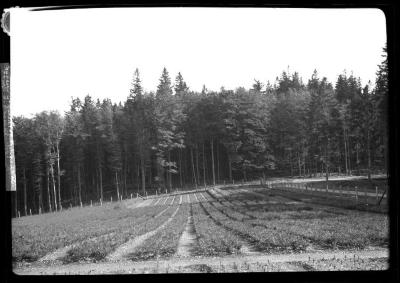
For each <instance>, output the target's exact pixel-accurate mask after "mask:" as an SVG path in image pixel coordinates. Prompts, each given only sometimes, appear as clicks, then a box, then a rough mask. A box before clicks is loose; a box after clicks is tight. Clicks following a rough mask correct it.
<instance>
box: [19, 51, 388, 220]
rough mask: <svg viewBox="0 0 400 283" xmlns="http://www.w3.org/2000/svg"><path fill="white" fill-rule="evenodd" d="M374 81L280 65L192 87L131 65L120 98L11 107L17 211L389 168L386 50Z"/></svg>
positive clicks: (74, 99) (22, 212) (179, 75)
mask: <svg viewBox="0 0 400 283" xmlns="http://www.w3.org/2000/svg"><path fill="white" fill-rule="evenodd" d="M382 57H383V59H382V62H381V64H380V65H379V66H378V71H377V73H376V79H375V83H374V85H373V84H372V83H371V82H369V83H368V84H366V85H361V81H360V79H359V78H357V77H356V76H355V75H353V74H352V73H351V74H347V73H346V72H343V73H342V74H340V75H339V76H338V78H337V81H336V82H334V83H331V82H329V81H328V80H327V78H325V77H322V78H321V77H320V76H319V74H318V72H317V71H316V70H315V71H314V73H313V74H312V76H311V78H310V79H308V81H307V82H303V79H302V78H301V77H300V75H299V74H298V73H297V72H294V73H289V72H285V71H284V72H282V73H281V75H280V76H279V77H277V78H276V81H275V82H274V84H271V83H269V82H268V83H265V84H264V83H263V82H261V81H259V80H254V84H253V85H252V86H250V87H249V89H246V88H244V87H238V88H236V89H234V90H229V89H225V88H224V87H221V89H220V90H219V91H209V90H207V88H206V86H203V89H202V91H201V92H194V91H192V90H190V86H188V85H187V84H186V82H185V80H184V78H183V75H182V74H181V73H178V74H177V75H176V77H175V80H174V81H172V80H173V79H171V77H170V74H169V73H168V71H167V69H166V68H164V69H163V70H162V73H161V76H160V80H159V84H158V86H157V89H156V91H155V92H145V91H144V90H143V88H142V83H141V77H140V72H139V70H138V69H136V70H135V71H134V73H133V78H132V86H131V89H130V90H127V99H126V101H125V102H120V103H113V102H112V101H111V100H110V99H104V100H102V101H100V100H99V99H97V100H96V101H95V100H94V99H93V98H92V97H91V96H90V95H87V96H86V97H85V98H84V99H83V100H81V99H79V98H72V100H71V104H70V109H69V111H67V112H65V113H63V114H60V113H58V112H56V111H44V112H41V113H38V114H36V115H35V116H34V117H33V118H26V117H23V116H18V117H13V137H14V149H15V161H16V177H17V198H16V202H17V206H16V210H18V211H21V215H27V214H29V210H30V209H31V210H32V212H34V213H43V212H48V211H55V210H60V209H62V208H63V207H69V206H70V205H73V206H75V205H81V204H82V203H84V204H85V203H86V204H87V203H90V202H91V201H93V202H102V201H103V200H104V201H106V200H107V201H109V200H110V198H111V197H112V198H114V199H115V200H116V199H120V198H121V197H123V198H126V197H129V196H130V195H131V194H134V195H136V193H138V194H140V195H145V194H146V193H154V192H155V191H156V190H157V192H164V191H165V190H168V191H171V190H181V189H188V188H197V187H204V186H207V185H213V184H217V183H223V182H233V181H242V180H244V181H246V180H254V179H260V178H268V177H274V176H298V177H306V176H307V177H308V176H315V175H323V176H329V174H332V173H335V174H337V173H339V174H347V175H350V174H365V175H368V176H370V174H372V173H374V172H385V173H386V172H387V163H388V128H387V124H388V123H387V122H388V117H387V112H388V111H387V99H388V62H387V53H386V48H384V49H383V54H382Z"/></svg>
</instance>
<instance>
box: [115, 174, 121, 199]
mask: <svg viewBox="0 0 400 283" xmlns="http://www.w3.org/2000/svg"><path fill="white" fill-rule="evenodd" d="M115 186H116V188H117V199H118V200H120V196H119V185H118V172H117V171H115Z"/></svg>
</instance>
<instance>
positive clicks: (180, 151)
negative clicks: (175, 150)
mask: <svg viewBox="0 0 400 283" xmlns="http://www.w3.org/2000/svg"><path fill="white" fill-rule="evenodd" d="M182 170H183V167H182V148H180V149H179V181H180V184H181V188H182V189H183V179H182Z"/></svg>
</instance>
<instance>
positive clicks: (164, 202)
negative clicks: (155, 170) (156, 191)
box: [163, 196, 169, 205]
mask: <svg viewBox="0 0 400 283" xmlns="http://www.w3.org/2000/svg"><path fill="white" fill-rule="evenodd" d="M168 199H169V196H167V198H166V199H165V200H164V202H163V205H165V203H166V202H167V200H168Z"/></svg>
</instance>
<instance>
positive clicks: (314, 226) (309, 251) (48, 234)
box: [12, 185, 389, 274]
mask: <svg viewBox="0 0 400 283" xmlns="http://www.w3.org/2000/svg"><path fill="white" fill-rule="evenodd" d="M388 244H389V219H388V215H387V214H386V213H385V210H382V209H374V208H373V205H369V206H368V205H361V204H360V205H354V202H353V201H352V200H345V199H340V198H339V197H338V196H335V195H334V194H329V195H327V194H322V193H316V192H311V191H304V190H295V189H287V188H279V187H274V188H273V189H270V188H266V187H265V186H259V185H240V186H237V185H236V186H233V185H227V186H215V187H210V188H207V189H206V190H197V191H187V192H180V193H177V194H169V195H160V196H157V197H154V198H148V199H141V198H138V199H129V200H123V201H119V202H109V203H103V205H102V206H93V207H90V206H88V207H83V208H72V209H69V210H65V211H62V212H56V213H48V214H42V215H33V216H26V217H21V218H15V219H13V220H12V257H13V265H14V269H13V271H14V272H15V273H17V274H103V273H174V272H182V273H185V272H196V273H197V272H267V271H312V270H381V269H387V268H388Z"/></svg>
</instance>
